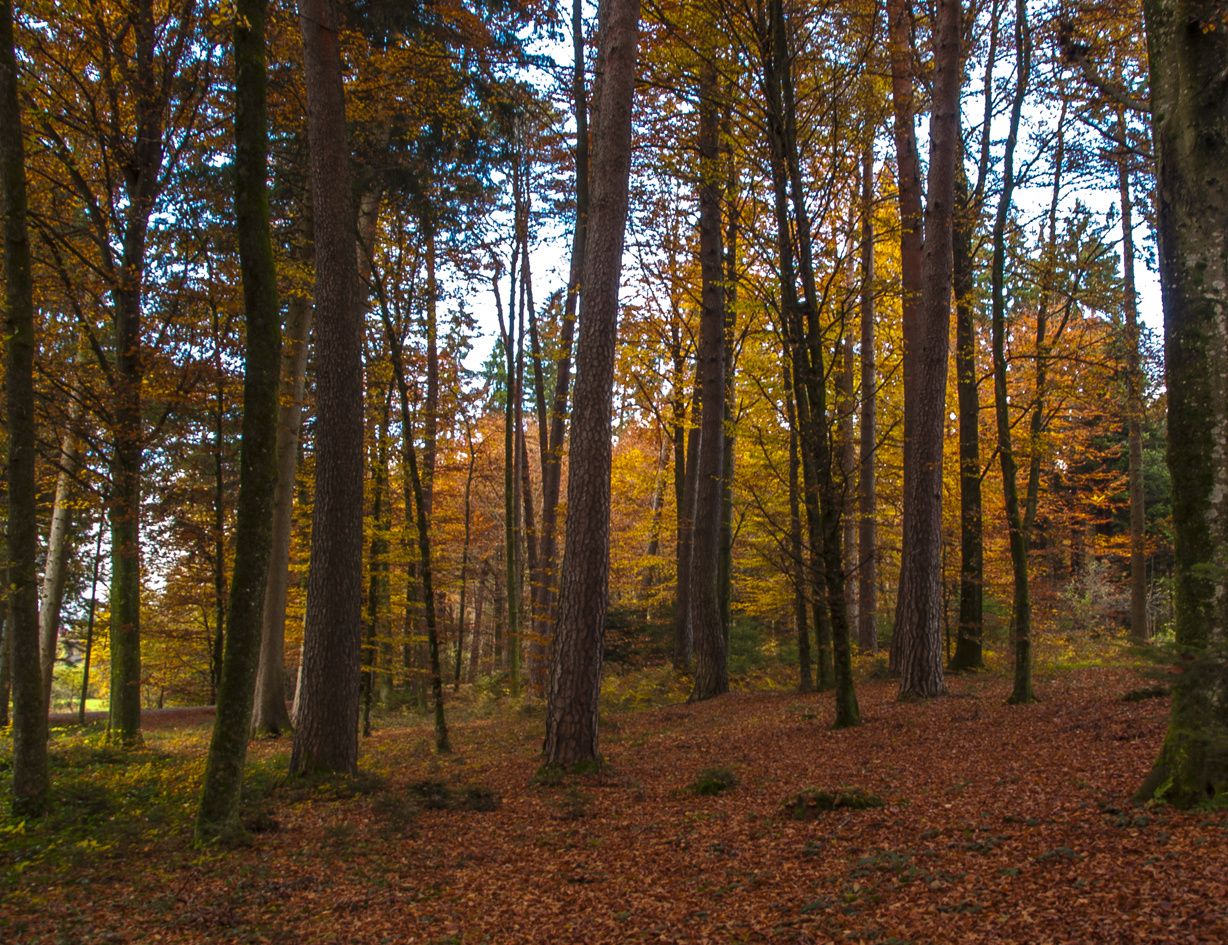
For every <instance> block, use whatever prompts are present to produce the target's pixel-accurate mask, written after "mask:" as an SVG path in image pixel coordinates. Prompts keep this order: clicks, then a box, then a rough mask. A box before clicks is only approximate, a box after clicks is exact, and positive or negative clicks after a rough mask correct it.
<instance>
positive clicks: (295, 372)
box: [252, 294, 314, 738]
mask: <svg viewBox="0 0 1228 945" xmlns="http://www.w3.org/2000/svg"><path fill="white" fill-rule="evenodd" d="M313 311H314V307H313V306H312V304H311V299H310V298H308V297H307V296H306V295H302V294H295V295H292V296H291V297H290V301H289V303H288V305H287V310H286V321H287V326H286V345H285V347H284V349H283V351H282V358H281V384H280V387H281V395H280V406H279V407H278V411H277V486H276V488H275V489H274V490H273V546H272V552H271V554H270V557H269V579H268V581H269V583H268V587H267V588H265V592H264V616H263V618H262V622H261V632H260V668H259V669H258V670H257V672H256V702H255V711H254V712H253V715H252V732H253V733H254V734H257V735H265V736H269V737H273V738H276V737H279V736H281V735H283V734H286V733H288V732H289V731H290V716H289V714H288V713H287V712H286V671H285V641H286V594H287V592H288V589H289V577H290V536H291V531H292V529H293V525H294V491H295V474H296V470H297V467H298V448H299V431H300V430H301V429H302V425H303V393H304V389H305V387H306V379H307V339H308V338H309V337H310V336H311V322H312V313H313Z"/></svg>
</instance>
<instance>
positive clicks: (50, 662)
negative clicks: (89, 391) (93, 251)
mask: <svg viewBox="0 0 1228 945" xmlns="http://www.w3.org/2000/svg"><path fill="white" fill-rule="evenodd" d="M78 360H80V358H78ZM69 397H70V400H69V403H68V424H67V428H66V429H65V431H64V442H63V444H62V445H61V447H60V471H59V473H58V474H57V475H56V481H55V504H54V505H53V506H52V511H51V530H50V532H49V533H48V535H47V564H46V567H45V568H44V570H43V584H42V588H41V590H40V591H39V595H38V596H39V607H38V649H39V662H40V664H41V666H42V672H43V711H45V712H50V711H51V681H52V679H53V677H54V675H55V653H56V645H57V643H58V641H59V634H60V612H61V610H62V608H63V604H64V582H65V580H66V579H67V577H68V557H69V552H70V551H71V548H72V542H71V539H70V536H69V531H70V529H71V527H72V505H73V503H72V483H73V479H75V478H76V476H77V471H78V469H79V468H80V464H81V463H80V460H81V443H80V439H79V437H78V433H77V429H76V427H77V424H78V423H79V422H80V419H81V401H80V391H78V390H76V388H75V385H74V387H73V389H72V392H71V393H70V394H69Z"/></svg>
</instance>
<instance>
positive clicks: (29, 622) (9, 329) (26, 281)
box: [0, 0, 51, 817]
mask: <svg viewBox="0 0 1228 945" xmlns="http://www.w3.org/2000/svg"><path fill="white" fill-rule="evenodd" d="M0 125H3V126H4V128H5V132H4V134H3V136H0V206H3V212H4V270H5V274H6V281H5V300H4V301H5V304H4V329H5V331H4V334H5V342H6V344H5V369H4V383H5V419H6V423H7V428H6V430H5V433H6V434H7V442H6V447H7V448H6V451H5V452H6V456H5V459H6V460H7V463H8V477H7V479H8V490H7V498H8V503H7V506H8V508H7V512H8V517H7V532H8V534H7V541H6V554H5V563H6V566H7V569H8V582H7V587H8V602H7V603H8V614H9V619H8V624H9V629H8V632H7V634H6V638H7V639H8V643H9V658H8V659H6V660H5V662H6V663H9V664H10V665H11V666H12V670H11V678H12V686H13V773H12V778H13V780H12V791H13V813H14V814H15V815H16V816H18V817H37V816H39V815H41V814H42V813H43V812H44V811H45V810H46V809H47V805H48V795H49V793H50V787H51V780H50V775H49V773H48V767H47V713H46V711H45V710H44V709H43V685H42V673H41V671H40V668H39V652H38V649H39V647H38V579H37V564H36V562H35V556H36V555H37V553H38V505H37V492H36V488H35V481H34V459H35V449H36V447H37V444H38V441H37V434H36V430H35V418H34V349H35V340H34V282H33V277H32V275H31V267H30V239H29V232H28V229H27V224H26V212H27V210H26V173H25V144H24V141H23V135H22V124H21V107H20V104H19V98H18V82H17V56H16V54H15V46H14V42H13V6H12V2H11V0H0ZM10 661H11V662H10Z"/></svg>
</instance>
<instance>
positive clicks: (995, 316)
mask: <svg viewBox="0 0 1228 945" xmlns="http://www.w3.org/2000/svg"><path fill="white" fill-rule="evenodd" d="M1031 43H1032V39H1031V33H1030V31H1029V29H1028V24H1027V19H1026V9H1025V0H1016V3H1015V49H1016V52H1017V56H1018V65H1017V68H1016V79H1015V95H1014V99H1013V101H1012V102H1011V117H1010V131H1009V133H1008V134H1007V138H1006V150H1005V153H1004V154H1003V158H1002V193H1001V196H1000V197H999V198H998V213H997V216H996V218H995V219H994V229H993V269H992V272H991V274H990V279H991V292H992V301H991V318H992V320H993V373H994V413H995V416H996V418H997V423H998V456H999V458H1000V459H1001V462H1002V492H1003V495H1004V498H1005V502H1006V521H1007V527H1008V528H1009V529H1010V548H1011V568H1012V571H1013V574H1014V580H1015V597H1014V609H1013V613H1012V615H1011V625H1012V627H1013V628H1014V634H1015V687H1014V689H1013V690H1012V692H1011V696H1010V699H1009V700H1008V701H1009V702H1011V703H1016V704H1018V703H1025V702H1034V701H1036V695H1035V693H1034V692H1033V691H1032V603H1031V599H1030V597H1029V594H1028V545H1027V535H1026V534H1025V532H1024V527H1023V520H1022V516H1021V514H1020V510H1019V490H1018V486H1017V484H1016V463H1015V454H1014V450H1013V449H1012V447H1011V424H1010V413H1009V404H1008V401H1007V387H1006V351H1005V337H1006V295H1005V291H1006V225H1007V221H1008V219H1009V217H1010V210H1011V200H1012V195H1013V192H1014V189H1015V168H1014V164H1015V144H1016V141H1017V140H1018V136H1019V119H1020V113H1021V110H1022V108H1023V99H1024V95H1025V94H1026V92H1027V85H1028V74H1029V71H1030V68H1031V52H1032V48H1031Z"/></svg>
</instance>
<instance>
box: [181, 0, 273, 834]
mask: <svg viewBox="0 0 1228 945" xmlns="http://www.w3.org/2000/svg"><path fill="white" fill-rule="evenodd" d="M266 10H267V0H238V3H237V4H236V6H235V26H234V56H235V229H236V230H237V234H238V239H239V265H240V267H241V269H242V273H243V301H244V309H245V312H246V324H247V352H246V358H245V361H244V370H243V430H242V434H241V436H242V451H241V454H240V460H239V504H238V519H237V523H236V530H235V561H234V574H233V577H232V579H231V582H230V600H229V604H228V606H227V612H226V635H225V654H224V657H223V662H222V678H221V685H220V687H219V689H218V697H217V717H216V720H215V721H214V723H213V735H212V737H211V739H210V741H209V755H208V759H207V761H206V763H205V782H204V787H203V789H202V791H201V797H200V805H199V807H198V808H197V811H196V841H197V843H205V842H209V841H211V840H214V839H218V838H225V837H228V836H231V835H233V834H236V833H241V832H242V829H243V828H242V826H241V825H240V823H239V799H240V792H241V789H242V787H243V768H244V765H245V763H246V761H247V741H248V734H249V731H250V729H251V724H252V701H253V698H254V695H255V686H256V671H257V669H258V668H259V665H260V643H261V637H262V633H261V631H262V628H263V618H264V597H265V589H266V587H267V584H268V569H269V556H270V554H271V551H272V541H273V493H274V490H275V489H276V486H277V465H278V463H277V459H278V457H277V415H278V406H279V404H278V400H279V398H278V393H279V386H280V383H279V382H280V372H279V370H278V367H279V364H280V361H281V319H280V313H279V311H278V301H277V267H276V265H275V263H274V260H273V241H272V232H271V227H270V224H269V198H268V187H267V184H266V178H267V172H268V151H269V135H268V119H267V110H266V96H265V90H266V87H267V78H266V75H267V73H266V68H265V42H264V23H265V13H266Z"/></svg>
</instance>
